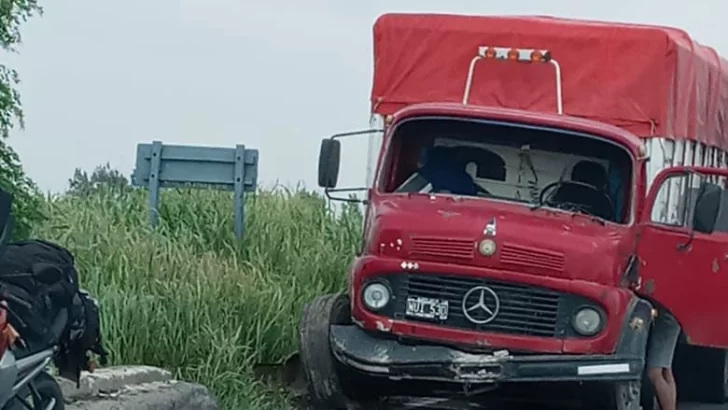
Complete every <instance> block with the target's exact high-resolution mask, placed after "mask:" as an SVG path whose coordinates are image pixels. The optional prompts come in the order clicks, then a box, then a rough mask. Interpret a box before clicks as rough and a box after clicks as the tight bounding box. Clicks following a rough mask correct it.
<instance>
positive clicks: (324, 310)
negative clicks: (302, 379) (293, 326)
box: [298, 294, 352, 410]
mask: <svg viewBox="0 0 728 410" xmlns="http://www.w3.org/2000/svg"><path fill="white" fill-rule="evenodd" d="M349 323H351V313H350V309H349V298H348V297H347V296H346V295H343V294H335V295H325V296H321V297H318V298H316V299H314V300H313V301H312V302H311V303H308V304H307V305H306V306H304V308H303V313H302V315H301V320H300V322H299V325H298V336H299V347H298V348H299V352H300V355H301V365H302V367H303V371H304V373H305V375H306V381H307V382H308V391H309V395H310V399H311V405H312V406H313V408H314V409H315V410H343V409H347V408H350V407H351V404H352V401H351V399H350V398H349V396H348V395H347V394H346V391H347V388H346V385H345V384H348V382H349V381H348V377H349V376H348V374H347V372H346V369H345V368H344V367H343V366H342V365H341V364H340V363H339V362H338V360H336V358H335V357H334V355H333V354H332V352H331V344H330V341H329V329H330V326H331V325H344V324H349Z"/></svg>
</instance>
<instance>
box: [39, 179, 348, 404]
mask: <svg viewBox="0 0 728 410" xmlns="http://www.w3.org/2000/svg"><path fill="white" fill-rule="evenodd" d="M146 201H147V197H146V194H145V192H143V191H134V192H132V193H130V194H124V195H116V194H112V193H109V192H107V193H99V194H94V195H92V196H89V197H85V198H76V197H62V198H57V199H53V200H50V201H48V203H47V204H46V207H47V209H45V210H44V212H46V214H47V215H48V216H49V217H50V219H49V220H48V221H47V222H46V223H45V224H44V225H43V226H42V227H39V229H37V231H36V232H35V235H36V236H37V237H42V238H47V239H50V240H54V241H57V242H58V243H60V244H63V245H65V246H67V247H68V248H69V249H70V250H71V251H72V252H73V253H74V255H75V257H76V263H77V266H78V269H79V272H80V275H81V280H82V286H83V287H85V288H87V289H88V290H89V291H91V292H92V293H93V295H95V296H96V297H97V298H98V299H99V301H100V302H101V304H102V320H103V323H102V325H103V331H104V336H105V338H106V343H107V344H108V346H109V347H110V350H111V352H112V354H113V362H114V363H115V364H128V363H137V364H138V363H143V364H149V365H155V366H160V367H164V368H167V369H170V370H173V371H175V372H176V373H177V375H178V376H179V377H180V378H182V379H185V380H190V381H196V382H200V383H203V384H205V385H207V386H208V387H210V388H211V389H212V391H213V392H214V393H215V394H216V395H217V396H218V398H219V399H220V400H221V403H222V405H223V408H224V409H245V408H274V407H275V405H276V404H277V403H275V400H276V398H275V397H276V396H275V395H271V394H265V393H261V392H262V391H264V390H262V389H261V386H260V385H259V384H258V383H257V382H256V381H255V380H254V379H253V377H252V375H251V367H252V365H253V364H254V363H256V362H272V361H276V360H280V359H282V358H284V357H285V356H287V355H289V354H290V353H292V352H293V351H295V350H296V324H297V321H298V317H299V312H300V309H301V307H302V306H303V304H304V303H305V302H307V301H309V300H311V299H312V298H314V297H315V296H316V295H319V294H323V293H327V292H333V291H338V290H340V289H343V287H344V283H345V272H346V269H347V267H348V265H349V264H350V262H351V258H352V256H353V254H354V252H355V251H356V248H357V246H358V245H359V242H360V235H361V234H360V227H361V214H360V212H359V211H358V209H357V208H356V207H344V208H343V210H342V211H341V212H338V213H334V212H333V211H332V210H331V208H330V207H329V206H327V204H326V203H325V201H324V200H323V199H322V198H321V197H320V196H318V195H315V194H312V193H309V192H305V191H303V190H274V191H261V192H259V193H258V194H257V195H256V196H254V197H250V198H249V199H248V200H247V202H246V208H245V227H246V232H245V237H244V239H243V240H242V241H236V240H235V238H234V235H233V220H232V196H231V195H230V194H228V193H222V192H215V191H207V190H205V191H200V190H169V191H165V192H163V194H162V199H161V207H160V210H159V214H160V218H159V220H160V223H159V226H158V228H157V229H156V230H152V229H151V228H150V227H149V224H148V219H147V215H148V214H147V202H146Z"/></svg>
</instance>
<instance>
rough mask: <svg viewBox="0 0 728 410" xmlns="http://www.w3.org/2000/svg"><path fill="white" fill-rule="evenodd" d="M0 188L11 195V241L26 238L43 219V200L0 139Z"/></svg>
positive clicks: (15, 157)
mask: <svg viewBox="0 0 728 410" xmlns="http://www.w3.org/2000/svg"><path fill="white" fill-rule="evenodd" d="M0 188H2V189H3V190H5V191H7V192H10V193H11V194H13V211H12V212H13V217H14V229H13V235H12V238H13V239H20V238H27V237H28V236H29V235H30V233H31V231H32V228H33V226H34V225H36V224H37V223H39V222H41V221H42V220H43V219H44V215H43V213H42V206H41V205H42V201H43V198H42V196H41V194H40V192H39V191H38V188H37V187H36V185H35V184H34V183H33V181H32V180H31V179H30V178H28V177H27V176H26V175H25V173H24V172H23V168H22V167H21V166H20V159H19V158H18V155H17V154H16V153H15V151H14V150H13V149H12V148H11V147H10V146H9V145H7V144H6V143H5V141H3V140H2V139H0Z"/></svg>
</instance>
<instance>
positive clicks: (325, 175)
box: [318, 138, 341, 188]
mask: <svg viewBox="0 0 728 410" xmlns="http://www.w3.org/2000/svg"><path fill="white" fill-rule="evenodd" d="M340 162H341V141H339V140H336V139H331V138H326V139H324V140H321V150H320V151H319V164H318V184H319V186H320V187H321V188H335V187H336V183H337V182H338V180H339V165H340Z"/></svg>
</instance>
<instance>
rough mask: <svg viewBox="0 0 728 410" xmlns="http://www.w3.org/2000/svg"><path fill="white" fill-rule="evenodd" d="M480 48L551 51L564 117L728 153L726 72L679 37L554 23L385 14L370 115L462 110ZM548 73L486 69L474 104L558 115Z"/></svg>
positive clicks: (487, 65)
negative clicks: (436, 105) (440, 106)
mask: <svg viewBox="0 0 728 410" xmlns="http://www.w3.org/2000/svg"><path fill="white" fill-rule="evenodd" d="M479 46H492V47H514V48H535V49H548V50H550V51H551V55H552V57H553V58H554V59H555V60H556V61H558V62H559V64H560V65H561V71H562V79H563V102H564V113H565V114H567V115H572V116H578V117H584V118H590V119H593V120H597V121H602V122H607V123H610V124H614V125H617V126H620V127H623V128H625V129H627V130H629V131H632V132H633V133H635V134H637V135H639V136H651V135H655V136H663V137H669V138H674V139H684V138H688V139H692V140H699V141H701V142H704V143H706V144H708V145H712V146H719V147H721V148H723V149H728V136H724V130H725V117H726V114H727V112H726V110H728V68H727V67H728V65H727V63H726V61H725V60H723V59H721V58H720V57H719V56H718V54H717V53H716V52H715V51H714V50H713V49H711V48H708V47H704V46H701V45H699V44H697V43H696V42H695V41H693V40H692V39H691V38H690V37H689V36H688V35H687V34H686V33H685V32H683V31H681V30H677V29H672V28H663V27H654V26H642V25H631V24H620V23H600V22H591V21H580V20H569V19H560V18H552V17H515V16H512V17H477V16H456V15H434V14H386V15H383V16H381V17H380V18H379V19H378V20H377V22H376V23H375V25H374V84H373V88H372V97H371V99H372V111H373V112H376V113H378V114H391V113H393V112H395V111H397V110H398V109H400V108H402V107H404V106H406V105H408V104H413V103H420V102H461V101H462V97H463V90H464V87H465V80H466V76H467V71H468V66H469V64H470V61H471V60H472V58H473V57H475V56H476V55H477V52H478V47H479ZM555 89H556V88H555V77H554V68H553V66H552V65H550V64H519V63H515V62H509V61H492V60H491V61H488V60H485V61H480V62H479V63H477V65H476V69H475V74H474V77H473V86H472V90H471V94H470V100H469V103H470V104H477V105H490V106H499V107H509V108H519V109H525V110H531V111H545V112H555V111H556V103H555V101H556V91H555Z"/></svg>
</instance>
